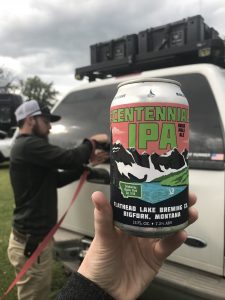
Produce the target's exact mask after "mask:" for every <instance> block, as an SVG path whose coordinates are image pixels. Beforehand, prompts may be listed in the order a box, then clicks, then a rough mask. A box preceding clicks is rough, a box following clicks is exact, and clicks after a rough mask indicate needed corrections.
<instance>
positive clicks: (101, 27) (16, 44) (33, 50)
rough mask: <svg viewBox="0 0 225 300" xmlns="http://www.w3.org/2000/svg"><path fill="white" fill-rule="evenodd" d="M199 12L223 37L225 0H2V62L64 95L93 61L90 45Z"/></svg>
mask: <svg viewBox="0 0 225 300" xmlns="http://www.w3.org/2000/svg"><path fill="white" fill-rule="evenodd" d="M197 14H201V15H202V16H203V18H204V20H205V23H206V24H208V25H209V26H210V27H214V28H215V29H216V30H217V31H218V32H219V33H220V36H221V37H223V38H224V37H225V22H224V20H225V0H157V1H155V0H20V1H18V0H6V1H3V0H1V9H0V45H1V48H0V66H3V67H7V68H9V69H10V70H11V71H13V72H14V73H15V74H16V75H17V76H18V77H20V78H23V79H26V78H27V77H31V76H34V75H38V76H39V77H40V78H41V79H43V80H44V81H47V82H53V83H54V86H55V88H56V89H57V90H58V91H60V92H61V96H62V95H64V94H65V93H66V92H68V91H69V90H70V89H71V88H73V87H75V86H76V85H78V84H81V83H80V82H79V81H76V80H75V79H74V69H75V68H77V67H82V66H86V65H89V64H90V48H89V46H90V45H92V44H95V43H98V42H104V41H108V40H111V39H116V38H119V37H121V36H123V35H126V34H132V33H138V32H139V31H142V30H145V29H147V28H150V27H155V26H160V25H164V24H167V23H170V22H175V21H178V20H181V19H183V18H186V17H190V16H194V15H197Z"/></svg>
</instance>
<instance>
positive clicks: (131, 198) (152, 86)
mask: <svg viewBox="0 0 225 300" xmlns="http://www.w3.org/2000/svg"><path fill="white" fill-rule="evenodd" d="M110 128H111V159H110V160H111V163H110V168H111V183H110V187H111V205H112V207H113V216H114V222H115V225H116V226H117V227H119V228H120V229H122V230H125V231H126V232H128V233H131V234H133V235H137V236H141V237H163V236H166V235H169V234H172V233H174V232H176V231H178V230H181V229H183V228H185V227H186V226H187V225H188V151H189V106H188V101H187V99H186V97H185V96H184V94H183V92H182V91H181V85H180V83H178V82H177V81H173V80H169V79H160V78H144V79H143V78H142V79H137V80H130V81H126V82H123V83H121V84H119V86H118V92H117V94H116V95H115V97H114V99H113V101H112V104H111V108H110Z"/></svg>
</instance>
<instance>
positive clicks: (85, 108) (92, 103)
mask: <svg viewBox="0 0 225 300" xmlns="http://www.w3.org/2000/svg"><path fill="white" fill-rule="evenodd" d="M116 91H117V85H108V86H102V87H94V88H90V89H86V90H81V91H75V92H71V93H70V94H69V95H67V96H66V97H65V99H64V100H63V101H62V102H61V104H60V105H59V106H58V107H57V108H56V110H55V111H54V113H55V114H58V115H61V116H62V120H60V121H59V122H57V123H55V124H56V125H55V126H54V124H53V125H52V127H53V128H52V129H53V130H52V132H53V134H51V135H50V136H51V137H50V139H51V141H52V142H53V143H55V144H57V145H60V146H63V147H66V148H69V147H73V146H74V145H77V144H78V143H80V142H81V141H82V140H83V139H84V138H85V137H90V136H91V135H93V134H96V133H107V134H108V135H109V132H110V131H109V109H110V105H111V101H112V99H113V97H114V95H115V94H116ZM61 124H62V125H63V126H60V125H61Z"/></svg>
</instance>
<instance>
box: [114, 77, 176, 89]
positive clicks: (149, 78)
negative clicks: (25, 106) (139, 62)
mask: <svg viewBox="0 0 225 300" xmlns="http://www.w3.org/2000/svg"><path fill="white" fill-rule="evenodd" d="M139 82H166V83H172V84H175V85H178V86H179V87H181V84H180V82H178V81H176V80H171V79H166V78H151V77H142V78H138V79H132V80H127V81H124V82H121V83H120V84H119V85H118V88H120V87H121V86H123V85H127V84H132V83H139Z"/></svg>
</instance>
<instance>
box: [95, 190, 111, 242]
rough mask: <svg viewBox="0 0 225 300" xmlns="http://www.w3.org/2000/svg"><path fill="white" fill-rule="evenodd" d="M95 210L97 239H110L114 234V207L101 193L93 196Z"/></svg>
mask: <svg viewBox="0 0 225 300" xmlns="http://www.w3.org/2000/svg"><path fill="white" fill-rule="evenodd" d="M92 202H93V204H94V206H95V210H94V226H95V237H96V238H97V237H100V238H104V239H109V238H110V236H111V235H112V234H114V232H115V229H114V225H113V212H112V207H111V205H110V203H109V202H108V200H107V199H106V197H105V195H104V194H103V193H101V192H94V193H93V194H92Z"/></svg>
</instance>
